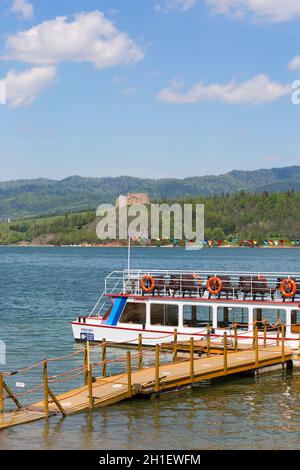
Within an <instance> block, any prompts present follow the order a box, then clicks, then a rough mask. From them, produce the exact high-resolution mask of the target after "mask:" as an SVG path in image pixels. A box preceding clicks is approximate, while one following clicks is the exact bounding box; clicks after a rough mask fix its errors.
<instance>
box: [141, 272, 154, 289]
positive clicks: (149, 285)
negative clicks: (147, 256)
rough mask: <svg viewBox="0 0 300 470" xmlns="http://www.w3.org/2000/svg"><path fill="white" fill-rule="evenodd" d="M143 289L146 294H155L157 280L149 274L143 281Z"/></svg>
mask: <svg viewBox="0 0 300 470" xmlns="http://www.w3.org/2000/svg"><path fill="white" fill-rule="evenodd" d="M141 288H142V290H143V291H144V292H147V293H150V292H153V291H154V289H155V280H154V278H153V277H152V276H150V275H149V274H146V276H143V277H142V279H141Z"/></svg>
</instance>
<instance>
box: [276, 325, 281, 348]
mask: <svg viewBox="0 0 300 470" xmlns="http://www.w3.org/2000/svg"><path fill="white" fill-rule="evenodd" d="M279 328H280V326H278V327H277V339H276V344H277V346H279V331H280V330H279Z"/></svg>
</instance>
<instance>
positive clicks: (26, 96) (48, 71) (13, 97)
mask: <svg viewBox="0 0 300 470" xmlns="http://www.w3.org/2000/svg"><path fill="white" fill-rule="evenodd" d="M3 81H4V83H5V87H6V102H7V104H8V105H9V106H11V107H14V108H17V107H20V106H26V105H29V104H31V103H33V101H35V100H36V98H37V97H38V96H39V95H40V94H41V93H42V91H44V90H45V89H46V88H48V87H49V86H51V85H53V84H54V83H55V81H56V68H55V67H50V66H49V67H33V68H31V69H29V70H25V71H24V72H20V73H18V72H15V71H14V70H12V71H10V72H8V74H7V75H6V77H4V79H3Z"/></svg>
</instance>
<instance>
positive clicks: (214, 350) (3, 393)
mask: <svg viewBox="0 0 300 470" xmlns="http://www.w3.org/2000/svg"><path fill="white" fill-rule="evenodd" d="M253 326H254V331H253V335H252V336H251V342H250V343H249V336H248V334H249V332H245V333H243V332H239V330H238V324H236V325H235V326H234V329H233V331H232V330H230V329H228V330H227V331H225V332H224V334H223V335H217V334H215V333H213V332H212V331H211V328H210V327H209V326H208V327H207V331H206V333H201V334H193V336H191V337H190V338H188V340H187V342H185V343H184V344H183V343H179V342H178V335H177V330H176V329H175V330H174V332H173V333H171V334H170V335H169V336H173V341H172V343H171V345H170V344H168V345H166V344H162V345H159V344H156V346H155V348H154V349H152V350H151V349H150V350H149V348H147V349H144V348H143V338H142V334H139V336H138V337H137V338H135V339H134V340H131V341H128V342H127V343H126V345H127V346H128V348H130V347H131V346H133V343H134V342H137V343H138V344H137V352H136V353H134V354H133V353H131V352H130V351H127V353H126V355H124V356H123V355H122V356H118V357H115V358H111V357H108V356H107V348H108V346H109V345H107V343H106V340H105V339H103V340H102V342H101V343H100V344H97V345H90V343H89V342H87V343H85V344H84V346H83V348H82V349H80V350H79V351H76V352H73V353H70V354H67V355H65V356H61V357H55V358H50V359H44V360H42V361H40V362H39V363H37V364H34V365H31V366H29V367H26V368H22V369H20V370H17V371H12V372H0V413H3V412H4V409H5V402H6V401H7V400H11V401H12V402H13V403H14V405H15V406H16V407H17V408H18V409H19V410H24V409H25V410H26V409H27V408H26V406H23V405H22V404H21V402H20V400H22V398H23V397H25V396H27V395H32V394H34V396H36V394H37V393H41V394H42V397H43V398H42V400H41V402H39V403H38V404H35V405H34V406H37V405H39V407H40V409H42V411H43V412H44V413H45V415H48V414H49V413H52V414H53V404H54V405H55V407H56V410H57V412H59V413H61V414H62V415H66V414H69V413H70V412H74V410H71V411H70V410H67V409H65V401H64V402H62V400H60V399H59V398H58V395H57V393H55V392H54V391H53V387H55V385H56V384H64V383H66V382H68V381H70V380H72V381H73V380H74V379H75V378H76V379H78V378H79V379H80V381H81V384H80V385H81V387H80V388H77V389H72V390H69V392H68V393H70V395H69V396H70V397H74V396H76V395H80V394H81V395H82V393H83V391H84V390H85V389H84V390H83V389H82V386H84V387H86V390H87V392H88V398H89V404H88V406H89V408H91V409H92V408H93V407H94V404H95V397H94V392H95V390H97V397H98V398H97V399H99V391H100V392H101V387H104V386H105V385H107V381H105V380H104V379H105V378H107V379H109V380H110V381H111V382H114V378H113V377H112V376H110V374H111V372H112V371H111V370H108V369H109V368H111V366H116V365H118V369H119V370H118V374H117V375H116V376H115V377H116V378H115V382H120V379H121V378H122V377H123V379H124V377H125V378H126V383H127V396H128V397H131V396H132V395H133V394H136V393H138V392H141V390H142V389H143V386H144V387H146V388H148V389H149V387H150V388H151V387H152V385H153V391H154V392H159V391H160V390H161V388H162V380H163V377H161V376H160V372H159V371H160V366H161V364H162V362H161V353H162V352H166V353H167V354H168V356H167V358H169V357H170V354H171V356H172V359H171V362H173V363H177V362H178V361H179V362H187V361H189V364H190V366H189V370H190V373H189V377H183V379H182V380H181V382H182V383H188V382H193V381H194V380H197V377H196V373H195V367H194V365H195V359H197V357H198V356H199V355H200V356H201V355H204V357H208V358H209V357H211V356H213V355H219V356H222V357H223V368H222V370H221V375H226V374H227V372H228V368H229V366H228V355H229V354H230V353H233V352H237V351H239V350H242V351H243V352H245V351H254V352H255V353H254V356H252V357H253V359H251V361H252V362H253V364H252V366H253V369H255V368H258V367H259V366H260V365H261V357H260V355H261V354H262V351H268V350H271V349H272V348H277V352H276V354H280V356H278V355H277V356H276V357H277V358H279V360H278V362H279V363H280V362H282V363H285V362H286V354H287V352H286V344H285V343H286V341H287V338H286V337H285V332H286V326H285V325H284V324H282V325H280V326H278V328H277V333H276V334H273V335H272V337H270V336H268V328H267V326H266V325H265V328H264V333H263V335H261V334H259V330H258V326H257V322H254V325H253ZM216 340H217V341H216ZM245 341H246V343H245ZM268 348H269V349H268ZM180 352H181V353H185V355H184V356H179V353H180ZM299 353H300V338H299ZM289 354H290V353H289ZM78 355H82V356H83V358H82V362H81V365H79V366H78V363H77V364H75V365H74V366H73V367H72V368H71V369H70V370H67V371H62V372H60V373H56V374H50V373H49V369H48V366H49V364H53V363H54V364H55V363H58V362H61V361H64V360H66V359H69V360H70V359H71V360H75V359H76V358H77V356H78ZM197 355H198V356H197ZM92 356H93V359H92ZM95 357H96V359H97V360H95ZM238 359H239V358H238ZM242 359H243V358H242ZM133 361H134V362H133ZM167 361H168V362H167ZM167 361H165V363H170V360H168V359H167ZM251 361H250V362H251ZM151 362H152V363H153V362H154V366H155V377H154V380H153V384H152V385H151V383H148V382H147V383H146V385H141V384H136V383H133V380H132V374H133V371H134V370H137V371H139V370H146V369H147V368H149V367H151V366H150V363H151ZM252 366H251V367H252ZM152 367H153V365H152ZM30 371H32V372H37V373H38V375H39V377H40V379H39V380H36V381H35V383H34V384H33V386H32V387H31V388H28V389H26V390H25V391H24V392H21V393H16V392H15V391H13V387H12V384H10V385H8V381H9V380H15V378H16V376H19V375H22V374H27V373H29V372H30ZM96 371H100V376H99V375H98V378H97V379H96V378H95V377H94V374H95V372H96ZM114 372H115V374H116V371H114ZM24 385H25V384H24ZM28 387H29V386H28ZM141 387H142V389H141ZM84 396H86V394H84ZM50 404H51V406H52V408H51V410H52V411H51V412H50V411H49V408H50ZM83 408H84V404H82V409H83ZM30 409H31V410H34V407H33V408H32V407H31V408H30ZM0 421H1V420H0ZM0 428H1V422H0Z"/></svg>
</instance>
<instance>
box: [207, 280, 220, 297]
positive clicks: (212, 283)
mask: <svg viewBox="0 0 300 470" xmlns="http://www.w3.org/2000/svg"><path fill="white" fill-rule="evenodd" d="M222 286H223V284H222V281H221V279H220V278H219V277H217V276H212V277H210V278H209V279H208V281H207V284H206V287H207V290H208V292H209V293H210V294H213V295H217V294H219V293H220V292H221V290H222Z"/></svg>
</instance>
